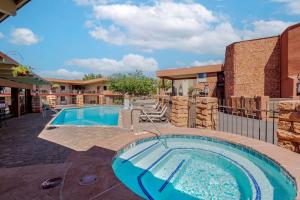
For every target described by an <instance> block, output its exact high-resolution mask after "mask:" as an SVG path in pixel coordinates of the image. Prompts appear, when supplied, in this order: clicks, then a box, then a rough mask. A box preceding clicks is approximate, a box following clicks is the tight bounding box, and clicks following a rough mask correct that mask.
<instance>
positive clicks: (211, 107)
mask: <svg viewBox="0 0 300 200" xmlns="http://www.w3.org/2000/svg"><path fill="white" fill-rule="evenodd" d="M217 111H218V99H217V98H213V97H197V98H196V118H197V119H196V128H202V129H210V130H216V129H217V126H218V121H217V116H218V115H217Z"/></svg>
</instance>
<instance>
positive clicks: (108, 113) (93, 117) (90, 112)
mask: <svg viewBox="0 0 300 200" xmlns="http://www.w3.org/2000/svg"><path fill="white" fill-rule="evenodd" d="M120 110H121V107H119V106H95V107H83V108H67V109H64V110H62V111H61V112H60V113H59V114H58V116H57V117H56V118H55V119H54V120H53V121H52V122H51V125H78V126H117V125H118V118H119V111H120Z"/></svg>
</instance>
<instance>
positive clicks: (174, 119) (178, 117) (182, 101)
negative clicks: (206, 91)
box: [171, 96, 189, 127]
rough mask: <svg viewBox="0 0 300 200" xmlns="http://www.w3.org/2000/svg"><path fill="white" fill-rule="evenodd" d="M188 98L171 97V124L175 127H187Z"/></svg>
mask: <svg viewBox="0 0 300 200" xmlns="http://www.w3.org/2000/svg"><path fill="white" fill-rule="evenodd" d="M188 99H189V98H188V97H183V96H173V97H172V112H171V123H172V124H173V125H174V126H177V127H187V126H188Z"/></svg>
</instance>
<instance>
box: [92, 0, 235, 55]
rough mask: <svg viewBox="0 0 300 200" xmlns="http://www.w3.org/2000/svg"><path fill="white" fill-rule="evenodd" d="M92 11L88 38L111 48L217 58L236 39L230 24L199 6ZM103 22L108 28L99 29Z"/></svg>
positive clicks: (114, 6) (120, 6)
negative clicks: (182, 52)
mask: <svg viewBox="0 0 300 200" xmlns="http://www.w3.org/2000/svg"><path fill="white" fill-rule="evenodd" d="M92 7H93V11H94V13H93V21H94V26H92V27H93V28H91V29H90V34H91V36H92V37H93V38H95V39H97V40H103V41H105V42H108V43H112V44H115V45H131V46H137V47H140V48H142V49H145V50H152V49H178V50H182V51H189V52H196V53H219V54H221V53H223V50H224V49H225V46H226V45H228V44H230V43H232V42H234V41H237V40H239V39H240V37H239V36H238V35H237V33H236V31H235V30H234V28H233V27H232V25H231V24H230V22H228V21H227V20H226V19H224V18H222V17H219V16H217V15H216V14H215V13H213V12H212V11H210V10H208V9H207V8H205V7H204V6H203V5H201V4H199V3H178V2H172V1H157V2H155V3H154V4H153V5H132V4H108V5H104V4H99V3H98V4H93V5H92ZM104 21H110V22H111V24H110V25H103V24H104V23H102V22H104ZM105 24H107V23H105ZM89 25H90V22H89ZM89 27H91V26H89Z"/></svg>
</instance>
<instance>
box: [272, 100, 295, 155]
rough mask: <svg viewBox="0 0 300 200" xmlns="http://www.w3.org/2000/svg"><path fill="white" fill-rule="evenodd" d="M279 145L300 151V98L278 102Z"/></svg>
mask: <svg viewBox="0 0 300 200" xmlns="http://www.w3.org/2000/svg"><path fill="white" fill-rule="evenodd" d="M278 109H279V121H278V130H277V137H278V143H277V144H278V146H281V147H283V148H286V149H289V150H291V151H294V152H297V153H300V147H299V145H300V100H295V101H283V102H280V103H279V104H278Z"/></svg>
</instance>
